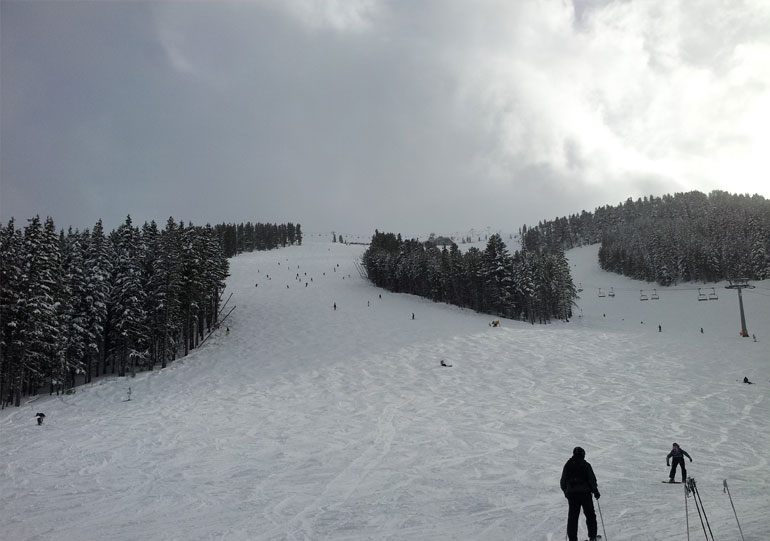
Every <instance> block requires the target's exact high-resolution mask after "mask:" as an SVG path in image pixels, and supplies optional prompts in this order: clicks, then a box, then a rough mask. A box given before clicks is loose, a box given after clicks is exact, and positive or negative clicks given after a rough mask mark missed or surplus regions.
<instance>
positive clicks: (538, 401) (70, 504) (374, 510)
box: [0, 235, 770, 541]
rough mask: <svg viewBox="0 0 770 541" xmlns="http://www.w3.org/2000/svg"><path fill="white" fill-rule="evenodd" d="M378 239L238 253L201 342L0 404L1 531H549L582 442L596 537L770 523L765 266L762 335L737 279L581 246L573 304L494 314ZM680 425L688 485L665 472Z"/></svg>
mask: <svg viewBox="0 0 770 541" xmlns="http://www.w3.org/2000/svg"><path fill="white" fill-rule="evenodd" d="M514 248H515V247H514ZM364 250H365V246H360V245H357V246H354V245H349V246H348V245H343V244H339V243H332V242H331V240H330V238H329V237H326V238H324V237H320V236H315V237H314V236H312V235H306V238H305V243H304V244H303V245H302V246H295V247H290V248H285V249H280V250H273V251H269V252H258V253H250V254H242V255H240V256H238V257H237V258H234V259H232V260H231V276H230V278H229V279H228V287H227V290H226V291H225V297H227V296H228V295H229V294H230V293H232V294H233V297H232V300H231V301H230V304H231V305H232V306H237V309H236V310H234V311H233V312H232V314H231V315H230V316H229V318H228V320H227V321H226V323H225V325H223V326H222V328H220V329H218V330H217V331H215V332H214V334H213V335H212V336H211V337H210V338H209V339H208V340H207V341H206V342H205V344H203V346H202V347H201V348H199V349H197V350H195V351H193V352H192V354H191V355H189V356H188V357H186V358H184V359H180V360H177V361H175V362H174V363H172V364H171V365H170V366H169V367H168V368H167V369H165V370H162V371H161V370H156V371H154V372H147V373H141V374H138V375H137V376H136V377H135V378H116V377H109V378H103V379H100V380H98V381H95V382H94V383H93V384H91V385H88V386H85V387H80V388H78V389H77V392H76V393H75V394H72V395H64V396H59V397H56V396H54V397H49V396H48V395H42V396H40V397H38V398H36V399H29V398H28V399H27V400H25V402H24V403H23V405H22V407H20V408H8V409H6V410H4V411H2V412H0V464H1V465H2V468H1V469H0V487H2V490H0V537H2V538H3V539H7V540H10V541H22V540H125V541H128V540H138V539H159V540H180V541H181V540H185V541H186V540H220V539H222V540H265V541H267V540H315V539H329V540H332V539H333V540H423V539H425V540H441V541H446V540H522V541H533V540H555V541H559V540H562V539H564V538H565V531H566V521H567V502H566V500H565V499H564V496H563V495H562V493H561V491H560V489H559V477H560V474H561V469H562V466H563V465H564V463H565V461H566V460H567V459H568V458H569V457H570V456H571V453H572V449H573V447H575V446H581V447H583V448H584V449H585V450H586V459H587V460H588V461H589V462H590V463H591V464H592V465H593V469H594V471H595V473H596V476H597V479H598V483H599V489H600V491H601V494H602V497H601V510H602V518H603V523H604V526H606V538H605V541H610V540H611V541H633V540H675V539H679V540H685V539H688V530H687V528H688V525H689V538H690V539H693V540H696V539H703V536H704V531H703V530H701V522H700V521H699V516H698V513H697V511H699V510H700V509H701V507H702V509H703V511H704V512H705V513H707V516H708V521H709V527H710V530H711V532H709V533H711V534H712V537H713V539H717V540H736V539H742V538H745V540H746V541H749V540H752V541H765V540H767V539H770V513H769V512H768V511H770V467H769V466H770V464H769V462H770V381H769V380H770V348H768V346H767V344H768V343H770V282H768V281H765V282H755V285H756V286H757V288H756V289H754V290H746V291H744V292H743V301H744V307H745V314H746V321H747V326H748V330H749V332H750V333H751V334H754V335H756V338H757V341H754V340H753V339H752V338H742V337H740V336H739V331H740V329H741V327H740V314H739V310H738V298H737V294H736V292H735V291H730V290H726V289H724V286H725V285H726V284H724V283H721V284H707V286H708V288H707V292H708V293H711V288H712V287H714V292H715V296H718V299H713V300H709V301H707V302H699V301H698V293H699V291H698V287H701V288H703V287H705V286H706V285H704V284H679V285H677V286H673V287H670V288H664V287H659V286H656V285H655V284H647V283H643V282H636V281H633V280H630V279H626V278H623V277H620V276H617V275H613V274H609V273H605V272H603V271H601V270H600V269H599V268H598V263H597V250H598V246H590V247H584V248H579V249H575V250H572V251H570V252H568V253H567V257H568V259H569V261H570V264H571V268H572V273H573V279H574V281H575V284H576V285H578V284H579V285H580V286H581V287H582V292H581V293H580V295H581V298H580V299H579V301H578V307H577V308H576V310H575V315H574V317H573V318H572V319H571V320H570V321H569V322H563V321H554V322H552V323H550V324H548V325H529V324H526V323H522V322H516V321H511V320H505V319H501V320H500V325H499V326H496V327H493V326H491V325H490V322H491V321H493V320H498V319H500V318H498V317H495V316H491V315H484V314H478V313H473V312H471V311H469V310H463V309H461V308H458V307H454V306H449V305H444V304H437V303H433V302H430V301H427V300H424V299H420V298H417V297H413V296H408V295H399V294H394V293H390V292H386V291H383V290H379V289H376V288H374V287H372V286H371V285H370V284H369V283H368V282H367V281H365V280H364V279H363V278H362V277H361V276H360V275H359V273H358V271H357V270H356V266H355V263H356V262H357V261H358V260H359V259H360V257H361V255H362V253H363V252H364ZM653 288H654V289H655V295H656V297H657V298H655V299H654V300H647V301H646V302H640V296H641V295H643V294H646V295H647V296H648V299H649V296H650V295H651V294H652V291H653ZM600 289H601V290H602V291H603V292H607V291H610V290H611V291H612V292H613V293H614V297H608V296H606V295H605V296H602V297H600V296H599V294H598V293H599V290H600ZM645 292H646V293H645ZM335 305H336V309H335ZM228 309H229V307H228ZM413 314H414V316H413ZM659 326H660V327H659ZM701 329H702V331H701ZM442 360H443V361H445V364H447V365H451V367H450V366H442V365H441V361H442ZM744 377H748V378H749V379H750V380H751V381H752V382H754V385H746V384H744V383H742V382H743V378H744ZM39 412H40V413H44V414H45V418H44V422H43V423H42V424H41V425H39V426H38V423H37V420H36V418H35V414H36V413H39ZM672 442H678V443H679V444H681V445H682V446H683V447H684V448H685V449H687V450H688V452H689V453H690V454H691V455H692V458H693V462H692V463H690V462H689V461H688V462H687V472H688V475H689V476H691V477H693V478H694V479H697V488H698V493H699V496H700V499H699V500H698V502H697V503H698V506H697V508H696V502H695V501H694V500H693V497H692V496H691V497H689V498H687V497H685V495H684V494H685V490H684V488H685V486H686V485H685V486H683V485H676V486H672V487H664V486H661V479H667V478H668V470H669V468H667V467H666V461H665V457H666V454H667V453H668V452H669V450H670V449H671V443H672ZM725 480H727V483H729V493H728V492H727V487H728V485H727V483H725V482H724V481H725ZM738 521H739V522H738ZM739 526H740V531H739ZM600 528H601V526H600ZM600 532H601V533H604V532H602V531H601V529H600ZM579 536H580V538H581V539H584V538H585V537H587V534H586V531H585V522H584V520H583V518H582V516H581V519H580V529H579ZM709 538H710V537H707V539H709Z"/></svg>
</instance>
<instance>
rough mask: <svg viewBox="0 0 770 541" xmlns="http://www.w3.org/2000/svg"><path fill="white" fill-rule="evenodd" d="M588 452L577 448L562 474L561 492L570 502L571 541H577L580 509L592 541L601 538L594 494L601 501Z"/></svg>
mask: <svg viewBox="0 0 770 541" xmlns="http://www.w3.org/2000/svg"><path fill="white" fill-rule="evenodd" d="M585 457H586V452H585V450H583V448H582V447H575V449H573V451H572V458H570V459H569V460H568V461H567V463H566V464H565V465H564V469H563V470H562V473H561V483H560V484H561V490H562V492H564V496H565V497H566V498H567V501H568V502H569V515H568V516H567V537H569V541H577V538H578V537H577V532H578V519H579V518H580V509H581V508H582V509H583V515H584V516H585V518H586V528H588V537H589V539H590V540H591V541H596V540H597V539H599V538H600V536H599V535H597V525H596V511H595V510H594V501H593V499H592V498H591V495H592V494H593V495H594V496H595V497H596V499H597V500H598V499H599V489H598V488H597V486H596V476H595V475H594V470H593V468H592V467H591V464H589V463H588V462H586V459H585Z"/></svg>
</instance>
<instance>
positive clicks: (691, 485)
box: [687, 477, 709, 541]
mask: <svg viewBox="0 0 770 541" xmlns="http://www.w3.org/2000/svg"><path fill="white" fill-rule="evenodd" d="M687 486H688V487H689V489H690V492H691V493H692V495H693V496H692V501H693V502H695V509H696V510H697V511H698V518H699V519H700V526H701V528H703V535H705V536H706V541H709V534H707V533H706V525H705V524H703V515H701V512H700V506H699V505H698V498H697V497H696V496H695V479H693V478H692V477H689V478H688V479H687Z"/></svg>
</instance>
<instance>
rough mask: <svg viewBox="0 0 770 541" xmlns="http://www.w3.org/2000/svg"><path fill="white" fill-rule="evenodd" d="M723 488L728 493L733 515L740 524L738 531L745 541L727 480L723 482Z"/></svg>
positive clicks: (739, 524)
mask: <svg viewBox="0 0 770 541" xmlns="http://www.w3.org/2000/svg"><path fill="white" fill-rule="evenodd" d="M722 486H723V487H724V491H725V492H727V497H728V498H730V505H731V506H732V507H733V514H734V515H735V522H737V523H738V531H739V532H741V539H742V540H743V541H745V539H743V530H742V529H741V523H740V521H739V520H738V513H736V512H735V504H733V497H732V495H731V494H730V487H728V486H727V479H725V480H724V481H723V482H722Z"/></svg>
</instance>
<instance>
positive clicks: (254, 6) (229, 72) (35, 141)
mask: <svg viewBox="0 0 770 541" xmlns="http://www.w3.org/2000/svg"><path fill="white" fill-rule="evenodd" d="M0 6H1V8H0V9H1V11H0V23H1V24H2V28H1V29H0V30H1V34H0V37H1V39H2V43H1V44H0V45H1V49H0V50H1V51H2V53H1V54H2V58H1V59H0V60H1V63H0V69H1V70H2V71H1V73H0V82H1V83H2V88H1V89H0V99H1V105H2V110H1V111H0V113H1V115H0V123H1V124H0V128H1V133H0V136H1V137H0V143H1V145H2V146H1V148H0V151H1V154H0V218H1V219H2V221H3V222H7V220H8V219H9V218H10V217H12V216H13V217H15V218H16V219H17V225H23V224H24V223H26V222H25V220H26V219H27V218H29V217H31V216H33V215H35V214H40V215H41V216H46V215H50V216H52V217H53V218H54V221H55V222H56V224H57V225H58V226H59V227H66V226H68V225H73V226H75V227H78V228H84V227H90V226H92V225H93V223H94V222H95V221H96V220H97V219H98V218H103V219H104V222H105V226H106V227H107V228H108V229H111V228H113V227H116V226H117V225H119V224H120V223H121V222H122V221H123V220H124V219H125V216H126V215H128V214H130V215H131V217H132V219H133V220H134V222H135V223H139V224H141V223H143V222H144V221H149V220H153V219H154V220H156V221H158V222H160V223H163V222H165V221H166V219H167V218H168V217H169V216H173V217H174V218H176V219H177V220H184V221H192V222H193V223H196V224H201V225H202V224H204V223H206V222H211V223H216V222H240V221H261V222H281V223H283V222H287V221H291V222H295V223H297V222H298V223H301V224H302V225H303V229H304V230H305V231H306V232H321V231H331V230H336V231H338V232H349V233H365V234H368V233H371V232H373V230H374V229H375V228H378V229H380V230H385V231H396V232H404V233H409V234H412V233H419V234H422V233H427V232H431V231H433V232H436V233H444V232H454V231H461V230H464V229H469V228H472V227H475V228H483V227H492V228H493V229H502V230H505V231H515V230H516V229H517V228H518V227H519V226H521V225H522V224H525V223H526V224H532V223H536V222H537V221H538V220H541V219H545V218H553V217H556V216H563V215H568V214H572V213H578V212H580V211H581V210H584V209H585V210H593V209H594V208H596V207H597V206H601V205H605V204H617V203H618V202H620V201H624V200H625V199H627V198H628V197H633V198H637V197H642V196H645V195H651V194H652V195H663V194H666V193H673V192H678V191H687V190H701V191H704V192H709V191H711V190H714V189H721V190H727V191H730V192H734V193H735V192H737V193H751V194H754V193H759V194H761V195H763V196H765V197H770V178H768V177H769V176H770V173H768V172H769V171H770V3H769V2H767V1H766V0H746V1H741V0H702V1H700V0H681V1H676V0H661V1H656V0H642V1H633V0H623V1H605V0H574V1H573V2H570V1H569V0H538V1H535V0H533V1H528V0H521V1H518V0H517V1H511V0H505V1H503V0H500V1H480V0H465V1H459V0H458V1H452V0H426V1H420V0H392V1H374V0H328V1H321V0H263V1H238V2H221V1H218V2H205V1H195V2H183V1H155V2H153V1H141V2H138V1H120V0H117V1H106V0H100V1H67V0H64V1H56V2H53V1H52V2H45V1H34V2H32V1H25V2H20V1H11V0H2V3H1V4H0Z"/></svg>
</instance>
